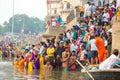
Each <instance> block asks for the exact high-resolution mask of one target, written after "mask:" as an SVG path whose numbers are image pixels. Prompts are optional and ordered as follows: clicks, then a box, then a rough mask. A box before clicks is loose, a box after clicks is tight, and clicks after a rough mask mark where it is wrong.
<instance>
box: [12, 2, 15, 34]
mask: <svg viewBox="0 0 120 80" xmlns="http://www.w3.org/2000/svg"><path fill="white" fill-rule="evenodd" d="M14 3H15V1H14V0H13V17H12V35H13V34H14Z"/></svg>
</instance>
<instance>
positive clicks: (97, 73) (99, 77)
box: [81, 68, 120, 80]
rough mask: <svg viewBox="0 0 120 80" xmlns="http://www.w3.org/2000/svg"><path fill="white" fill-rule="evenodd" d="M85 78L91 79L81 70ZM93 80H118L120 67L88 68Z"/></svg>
mask: <svg viewBox="0 0 120 80" xmlns="http://www.w3.org/2000/svg"><path fill="white" fill-rule="evenodd" d="M81 72H82V74H83V76H84V77H85V80H91V79H90V77H89V76H88V74H87V73H86V72H85V71H81ZM89 72H90V73H91V75H92V76H93V78H94V79H95V80H120V68H115V69H109V70H99V69H97V70H89Z"/></svg>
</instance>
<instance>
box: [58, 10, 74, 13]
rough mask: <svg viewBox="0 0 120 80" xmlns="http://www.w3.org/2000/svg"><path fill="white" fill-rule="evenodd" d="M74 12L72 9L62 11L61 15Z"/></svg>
mask: <svg viewBox="0 0 120 80" xmlns="http://www.w3.org/2000/svg"><path fill="white" fill-rule="evenodd" d="M71 11H72V9H63V10H61V11H60V13H61V14H64V13H70V12H71Z"/></svg>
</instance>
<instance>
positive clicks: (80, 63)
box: [76, 60, 95, 80]
mask: <svg viewBox="0 0 120 80" xmlns="http://www.w3.org/2000/svg"><path fill="white" fill-rule="evenodd" d="M76 62H77V63H78V64H79V65H80V66H81V67H82V68H83V69H84V70H85V71H86V72H87V74H88V76H89V77H90V78H91V79H92V80H95V79H94V78H93V76H92V75H91V74H90V73H89V71H88V70H87V69H86V68H85V67H84V66H83V65H82V64H81V63H80V62H79V61H78V60H76Z"/></svg>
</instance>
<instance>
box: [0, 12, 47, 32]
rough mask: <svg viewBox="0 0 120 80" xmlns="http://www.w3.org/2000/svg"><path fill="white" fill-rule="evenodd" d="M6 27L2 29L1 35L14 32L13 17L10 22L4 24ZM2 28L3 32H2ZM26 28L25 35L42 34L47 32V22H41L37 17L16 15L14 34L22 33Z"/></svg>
mask: <svg viewBox="0 0 120 80" xmlns="http://www.w3.org/2000/svg"><path fill="white" fill-rule="evenodd" d="M3 25H4V27H0V33H1V32H2V31H3V32H5V33H6V32H11V30H12V17H11V18H10V19H9V22H6V21H5V22H4V24H3ZM1 28H3V29H2V31H1ZM23 28H24V33H28V32H31V33H41V32H44V31H45V21H42V20H39V19H38V18H36V17H29V16H27V15H25V14H21V15H20V14H16V15H15V16H14V33H20V32H21V29H23Z"/></svg>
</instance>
